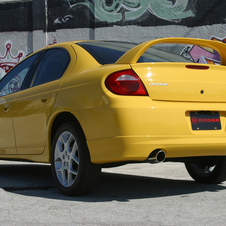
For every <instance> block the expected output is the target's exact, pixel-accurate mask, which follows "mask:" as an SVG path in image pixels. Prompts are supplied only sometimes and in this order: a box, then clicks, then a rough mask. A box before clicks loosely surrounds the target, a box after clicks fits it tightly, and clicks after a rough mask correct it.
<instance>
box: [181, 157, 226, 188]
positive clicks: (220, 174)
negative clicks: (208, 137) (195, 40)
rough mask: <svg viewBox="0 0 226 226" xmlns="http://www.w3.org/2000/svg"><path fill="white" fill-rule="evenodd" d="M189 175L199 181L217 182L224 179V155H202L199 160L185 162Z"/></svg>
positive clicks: (225, 173)
mask: <svg viewBox="0 0 226 226" xmlns="http://www.w3.org/2000/svg"><path fill="white" fill-rule="evenodd" d="M185 166H186V169H187V171H188V173H189V174H190V176H191V177H192V178H193V179H194V180H195V181H197V182H199V183H205V184H218V183H221V182H223V181H225V180H226V157H225V156H219V157H203V159H202V160H201V161H197V162H192V163H191V162H187V163H185Z"/></svg>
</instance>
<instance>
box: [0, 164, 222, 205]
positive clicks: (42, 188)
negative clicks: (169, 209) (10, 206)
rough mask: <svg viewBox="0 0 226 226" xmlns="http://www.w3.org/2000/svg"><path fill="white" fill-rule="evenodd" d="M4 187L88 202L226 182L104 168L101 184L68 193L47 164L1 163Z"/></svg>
mask: <svg viewBox="0 0 226 226" xmlns="http://www.w3.org/2000/svg"><path fill="white" fill-rule="evenodd" d="M0 188H1V189H4V190H5V191H6V192H11V193H15V194H20V195H25V196H36V197H42V198H50V199H60V200H71V201H84V202H108V201H113V200H116V201H119V202H126V201H128V200H131V199H145V198H157V197H167V196H182V197H186V196H189V195H190V194H194V193H199V192H204V191H209V192H219V191H220V190H225V189H226V186H224V185H223V184H219V185H214V184H210V185H206V184H199V183H196V182H194V181H192V180H181V179H165V178H156V177H147V176H133V175H126V174H119V173H108V172H104V173H103V172H102V175H101V179H100V181H99V184H98V186H97V188H96V189H95V190H94V191H93V192H92V193H91V194H88V195H86V196H80V197H68V196H64V195H62V194H61V193H60V192H59V191H58V189H57V188H56V186H55V184H54V181H53V179H52V175H51V167H50V165H47V164H33V163H31V164H18V165H17V164H13V165H10V164H0Z"/></svg>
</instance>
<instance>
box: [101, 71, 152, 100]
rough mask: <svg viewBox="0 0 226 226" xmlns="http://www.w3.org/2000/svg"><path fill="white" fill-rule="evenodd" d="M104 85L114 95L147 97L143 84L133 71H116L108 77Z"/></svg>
mask: <svg viewBox="0 0 226 226" xmlns="http://www.w3.org/2000/svg"><path fill="white" fill-rule="evenodd" d="M105 85H106V87H107V88H108V89H109V90H110V91H111V92H112V93H114V94H118V95H132V96H148V93H147V90H146V88H145V86H144V84H143V83H142V81H141V80H140V78H139V77H138V76H137V75H136V73H135V72H134V71H133V70H124V71H118V72H115V73H113V74H111V75H109V76H108V77H107V79H106V80H105Z"/></svg>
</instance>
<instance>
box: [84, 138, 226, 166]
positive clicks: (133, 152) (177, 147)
mask: <svg viewBox="0 0 226 226" xmlns="http://www.w3.org/2000/svg"><path fill="white" fill-rule="evenodd" d="M88 146H89V149H90V150H91V160H92V162H93V163H110V162H124V161H125V162H126V161H145V160H147V158H148V156H149V155H150V153H151V152H152V151H154V150H156V149H162V150H164V151H165V154H166V158H180V157H195V156H220V155H226V137H225V136H221V137H218V136H216V137H212V136H204V137H202V136H201V137H200V136H198V137H197V136H196V137H194V136H190V137H189V136H170V137H169V136H168V137H167V136H165V137H163V136H161V137H157V136H154V137H115V138H108V139H101V140H92V141H88Z"/></svg>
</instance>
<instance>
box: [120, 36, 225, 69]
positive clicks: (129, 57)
mask: <svg viewBox="0 0 226 226" xmlns="http://www.w3.org/2000/svg"><path fill="white" fill-rule="evenodd" d="M160 43H179V44H188V45H198V46H205V47H209V48H212V49H214V50H216V51H217V52H218V53H219V54H220V57H221V65H225V66H226V44H225V43H223V42H220V41H213V40H206V39H196V38H161V39H155V40H152V41H147V42H144V43H141V44H139V45H137V46H135V47H133V48H132V49H130V50H129V51H127V52H126V53H125V54H123V55H122V56H121V57H120V58H119V59H118V60H117V61H116V64H134V63H136V62H137V61H138V60H139V58H140V57H141V56H142V54H143V53H144V52H145V51H146V50H147V49H148V48H150V47H151V46H153V45H156V44H160Z"/></svg>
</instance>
